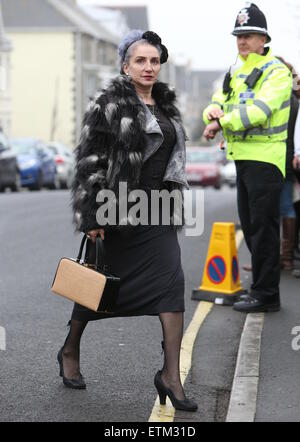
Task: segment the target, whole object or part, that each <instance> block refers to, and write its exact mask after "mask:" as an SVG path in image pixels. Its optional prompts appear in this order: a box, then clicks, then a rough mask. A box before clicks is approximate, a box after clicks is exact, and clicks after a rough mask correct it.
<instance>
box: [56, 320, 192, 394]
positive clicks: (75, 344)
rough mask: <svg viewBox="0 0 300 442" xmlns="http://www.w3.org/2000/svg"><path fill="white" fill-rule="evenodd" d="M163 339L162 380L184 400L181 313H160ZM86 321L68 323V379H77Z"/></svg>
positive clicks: (65, 348) (66, 359)
mask: <svg viewBox="0 0 300 442" xmlns="http://www.w3.org/2000/svg"><path fill="white" fill-rule="evenodd" d="M159 319H160V322H161V325H162V331H163V338H164V366H163V369H162V380H163V382H164V384H165V385H166V387H168V388H170V389H171V390H172V391H173V393H174V394H175V396H176V397H177V399H179V400H183V399H184V398H185V396H184V391H183V387H182V384H181V380H180V372H179V361H180V347H181V340H182V335H183V313H182V312H175V313H160V315H159ZM86 325H87V321H77V320H75V319H72V320H71V321H70V331H69V334H68V336H67V338H66V341H65V344H64V349H63V362H64V373H65V376H66V378H68V379H78V378H79V373H80V340H81V336H82V333H83V331H84V329H85V327H86Z"/></svg>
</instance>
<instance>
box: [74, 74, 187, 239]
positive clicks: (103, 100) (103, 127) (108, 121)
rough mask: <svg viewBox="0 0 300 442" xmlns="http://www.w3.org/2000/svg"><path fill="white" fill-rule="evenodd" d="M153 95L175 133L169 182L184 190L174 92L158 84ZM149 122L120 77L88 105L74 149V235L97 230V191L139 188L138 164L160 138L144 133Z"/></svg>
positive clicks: (182, 148)
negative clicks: (121, 185) (126, 187)
mask: <svg viewBox="0 0 300 442" xmlns="http://www.w3.org/2000/svg"><path fill="white" fill-rule="evenodd" d="M152 95H153V98H154V99H155V101H156V104H157V105H158V106H159V107H160V108H161V109H162V111H163V112H164V113H165V114H166V115H167V117H169V118H170V119H171V121H172V122H173V124H174V125H175V128H176V129H177V145H176V146H175V148H174V153H173V156H172V158H170V161H169V164H168V181H169V182H171V184H172V185H173V187H172V188H173V189H180V190H183V188H184V187H187V182H186V178H185V133H184V129H183V127H182V124H181V118H180V113H179V111H178V109H177V108H176V106H175V101H176V96H175V92H174V91H173V90H172V89H170V88H169V87H168V86H167V85H166V84H164V83H161V82H157V83H156V84H155V85H154V87H153V92H152ZM148 112H149V111H148ZM148 120H149V115H147V108H146V106H145V105H144V104H143V103H142V101H141V100H140V98H139V97H138V95H137V93H136V91H135V88H134V86H133V84H132V83H131V82H130V80H128V79H127V78H126V77H125V76H123V75H121V76H119V77H117V78H116V79H115V80H113V81H112V82H111V84H110V86H109V87H108V88H107V89H106V90H104V91H103V92H102V93H101V94H100V95H99V96H97V97H96V98H95V100H94V101H92V102H91V104H90V105H89V107H88V109H87V111H86V113H85V116H84V118H83V124H82V132H81V137H80V142H79V145H78V146H77V148H76V150H75V154H76V173H75V179H74V182H73V186H72V207H73V214H74V223H75V226H76V230H77V231H82V232H88V231H90V230H92V229H98V228H100V227H101V226H99V224H98V223H97V220H96V212H97V210H98V208H99V203H97V202H96V197H97V194H98V192H99V191H100V190H104V189H110V190H113V191H115V193H116V194H117V191H118V186H119V182H120V181H126V182H127V185H128V192H130V191H131V190H134V189H137V188H138V187H139V179H140V174H141V169H142V166H143V163H144V161H145V159H146V157H147V156H148V157H149V156H151V149H152V145H155V143H157V137H158V136H159V135H158V134H157V133H156V134H155V130H153V129H151V128H150V129H149V127H148V134H147V124H148V123H149V121H148ZM148 126H149V124H148ZM149 132H150V133H149ZM153 132H154V133H153ZM147 137H148V138H147ZM151 137H152V138H151ZM149 140H150V142H149ZM146 146H148V147H147V148H146Z"/></svg>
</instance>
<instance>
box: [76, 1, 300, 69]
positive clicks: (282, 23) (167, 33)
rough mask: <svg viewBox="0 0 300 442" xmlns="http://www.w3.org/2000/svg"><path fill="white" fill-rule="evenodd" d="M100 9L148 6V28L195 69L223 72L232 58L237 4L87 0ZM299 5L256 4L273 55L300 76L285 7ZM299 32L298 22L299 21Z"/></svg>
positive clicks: (298, 45) (297, 44)
mask: <svg viewBox="0 0 300 442" xmlns="http://www.w3.org/2000/svg"><path fill="white" fill-rule="evenodd" d="M85 1H86V2H87V3H88V4H91V3H98V4H99V5H103V6H107V5H114V6H118V5H122V6H127V5H147V6H148V11H149V19H150V28H151V30H153V31H155V32H157V33H158V34H160V36H161V37H162V40H163V43H164V44H165V45H166V46H167V47H168V49H169V52H170V54H171V55H172V56H173V57H174V58H175V60H176V61H177V62H178V61H181V60H189V61H190V62H191V64H192V67H193V68H195V69H201V70H209V69H227V68H228V66H229V65H231V64H233V63H234V62H235V59H236V55H237V50H236V38H235V37H233V36H232V35H231V32H232V30H233V27H234V23H235V19H236V16H237V14H238V12H239V10H240V9H241V8H242V7H244V5H245V3H246V2H245V1H241V0H225V1H224V0H212V1H209V0H205V1H204V0H85ZM293 2H294V3H298V4H299V6H298V8H299V12H300V2H299V0H257V1H256V2H255V4H256V5H257V6H258V7H260V8H261V9H262V10H263V12H264V13H265V15H266V16H267V21H268V29H269V33H270V35H271V37H272V43H271V46H272V50H273V53H274V55H281V56H283V57H284V58H286V59H287V60H288V61H290V62H291V63H293V64H294V65H295V66H296V67H297V69H298V71H300V36H297V31H296V26H295V20H294V17H293V16H292V14H290V10H289V8H288V6H287V4H288V3H289V4H290V3H293ZM298 28H300V21H299V22H298Z"/></svg>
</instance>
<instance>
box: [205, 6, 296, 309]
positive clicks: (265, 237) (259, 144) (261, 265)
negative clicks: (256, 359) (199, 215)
mask: <svg viewBox="0 0 300 442" xmlns="http://www.w3.org/2000/svg"><path fill="white" fill-rule="evenodd" d="M232 34H233V35H235V36H236V37H237V46H238V51H239V58H240V60H241V62H242V65H241V66H240V67H239V68H237V69H236V70H235V72H234V73H232V71H231V69H230V71H229V72H228V73H227V75H226V77H225V80H224V85H223V89H222V90H220V91H218V92H217V93H216V94H215V95H214V96H213V99H212V102H211V104H210V105H209V106H208V107H207V109H205V111H204V122H205V124H206V125H207V127H206V129H205V132H204V136H205V137H206V139H208V140H209V139H214V138H215V136H216V134H217V132H219V131H220V130H222V131H223V135H224V138H225V140H226V141H227V146H228V149H227V152H228V158H229V159H232V160H234V161H235V163H236V169H237V193H238V211H239V216H240V220H241V226H242V229H243V233H244V237H245V241H246V243H247V246H248V248H249V250H250V252H251V256H252V276H253V284H252V286H251V292H250V294H249V295H247V296H244V297H243V299H242V300H240V301H239V302H237V303H235V304H234V309H235V310H237V311H240V312H246V313H251V312H267V311H278V310H280V295H279V283H280V215H279V202H280V192H281V189H282V186H283V180H284V176H285V159H286V140H287V129H288V120H289V115H290V97H291V92H292V75H291V73H290V71H289V70H288V69H287V67H286V66H285V65H284V64H283V63H282V62H280V60H278V59H277V58H275V57H273V56H272V53H271V49H270V48H269V47H266V44H267V43H269V42H270V41H271V38H270V36H269V33H268V28H267V21H266V18H265V16H264V14H263V13H262V11H260V10H259V8H258V7H257V6H256V5H254V4H253V3H247V4H246V6H245V8H243V9H242V10H241V11H240V12H239V14H238V17H237V20H236V24H235V29H234V31H233V33H232Z"/></svg>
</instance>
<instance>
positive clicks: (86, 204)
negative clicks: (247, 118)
mask: <svg viewBox="0 0 300 442" xmlns="http://www.w3.org/2000/svg"><path fill="white" fill-rule="evenodd" d="M119 55H120V65H121V75H120V76H119V77H117V78H116V79H114V80H113V81H112V83H111V84H110V86H108V88H107V89H106V90H104V91H103V93H102V94H101V95H99V96H98V97H97V98H96V99H95V101H94V102H93V103H92V104H91V105H90V107H89V109H88V111H87V112H86V114H85V117H84V121H83V130H82V135H81V139H80V143H79V146H78V147H77V149H76V155H77V167H76V176H75V181H74V185H73V210H74V218H75V221H76V224H77V230H78V231H80V232H84V233H88V234H89V236H90V237H91V238H92V241H93V242H94V241H95V238H96V236H98V235H100V236H101V237H102V239H103V240H104V245H105V252H106V264H107V266H108V271H109V272H110V273H111V274H115V275H117V276H119V277H120V278H121V288H120V292H119V299H118V308H117V311H116V312H115V313H114V314H104V313H94V312H92V311H90V310H88V309H86V308H84V307H82V306H80V305H78V304H75V306H74V309H73V313H72V318H71V321H70V332H69V334H68V336H67V338H66V341H65V344H64V346H63V347H62V348H61V350H60V351H59V354H58V360H59V364H60V369H61V374H62V376H63V381H64V384H65V385H66V386H67V387H69V388H85V387H86V385H85V382H84V379H83V377H82V375H81V373H80V365H79V355H80V338H81V336H82V333H83V331H84V329H85V327H86V325H87V323H88V321H94V320H98V319H103V318H109V317H122V316H124V317H125V316H142V315H157V316H159V319H160V322H161V325H162V331H163V343H162V345H163V349H164V366H163V369H162V370H161V371H158V372H157V374H156V376H155V379H154V383H155V386H156V388H157V391H158V393H159V396H160V401H161V403H162V404H164V403H165V399H166V396H169V398H170V400H171V401H172V404H173V406H174V407H175V408H176V409H181V410H186V411H195V410H196V409H197V404H196V403H195V402H194V401H192V400H190V399H187V398H186V396H185V393H184V390H183V386H182V384H181V380H180V373H179V356H180V346H181V340H182V334H183V313H184V275H183V271H182V266H181V253H180V247H179V244H178V238H177V231H176V225H178V222H177V221H178V219H177V215H178V212H177V211H176V210H175V209H174V206H172V207H170V214H169V224H168V225H166V223H165V222H162V216H161V213H159V223H158V225H152V224H151V223H150V222H149V223H148V225H137V226H134V225H130V220H129V219H128V217H127V220H125V224H126V223H127V224H129V225H127V226H124V219H123V218H122V219H118V221H117V225H116V226H112V225H109V226H104V224H102V223H101V222H100V224H99V223H98V222H97V221H99V219H98V218H97V219H96V213H97V210H98V209H99V204H97V202H96V197H97V194H98V192H99V191H101V190H106V189H109V190H113V191H114V194H115V195H116V200H117V202H119V203H120V201H121V200H119V199H118V189H119V184H120V183H121V182H122V183H124V182H125V183H126V185H127V186H128V192H129V191H132V190H137V189H140V190H143V191H144V192H146V194H147V195H148V196H150V195H151V191H152V190H157V191H162V190H165V191H169V192H171V191H174V190H176V191H177V192H179V193H180V195H181V194H182V191H183V190H184V188H187V187H188V185H187V181H186V176H185V157H186V153H185V132H184V129H183V127H182V123H181V118H180V114H179V111H178V110H177V108H176V107H175V99H176V96H175V93H174V91H173V90H171V89H170V88H169V87H168V86H167V85H166V84H164V83H161V82H158V80H157V79H158V74H159V72H160V69H161V64H163V63H165V62H166V61H167V59H168V51H167V48H166V47H165V46H164V45H163V44H162V43H161V39H160V38H159V36H158V35H157V34H155V33H153V32H150V31H148V32H145V33H144V32H143V31H132V32H131V33H130V34H129V35H128V36H127V37H125V39H124V40H123V42H122V43H121V45H120V47H119ZM98 201H99V199H98ZM148 206H149V208H151V202H150V201H149V204H148ZM160 209H162V207H160ZM160 212H161V210H160ZM181 214H182V212H181ZM148 219H149V218H148ZM121 221H122V222H121ZM93 242H91V241H90V242H89V251H88V252H89V259H90V260H91V261H92V260H93V259H94V254H95V246H94V244H93Z"/></svg>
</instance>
